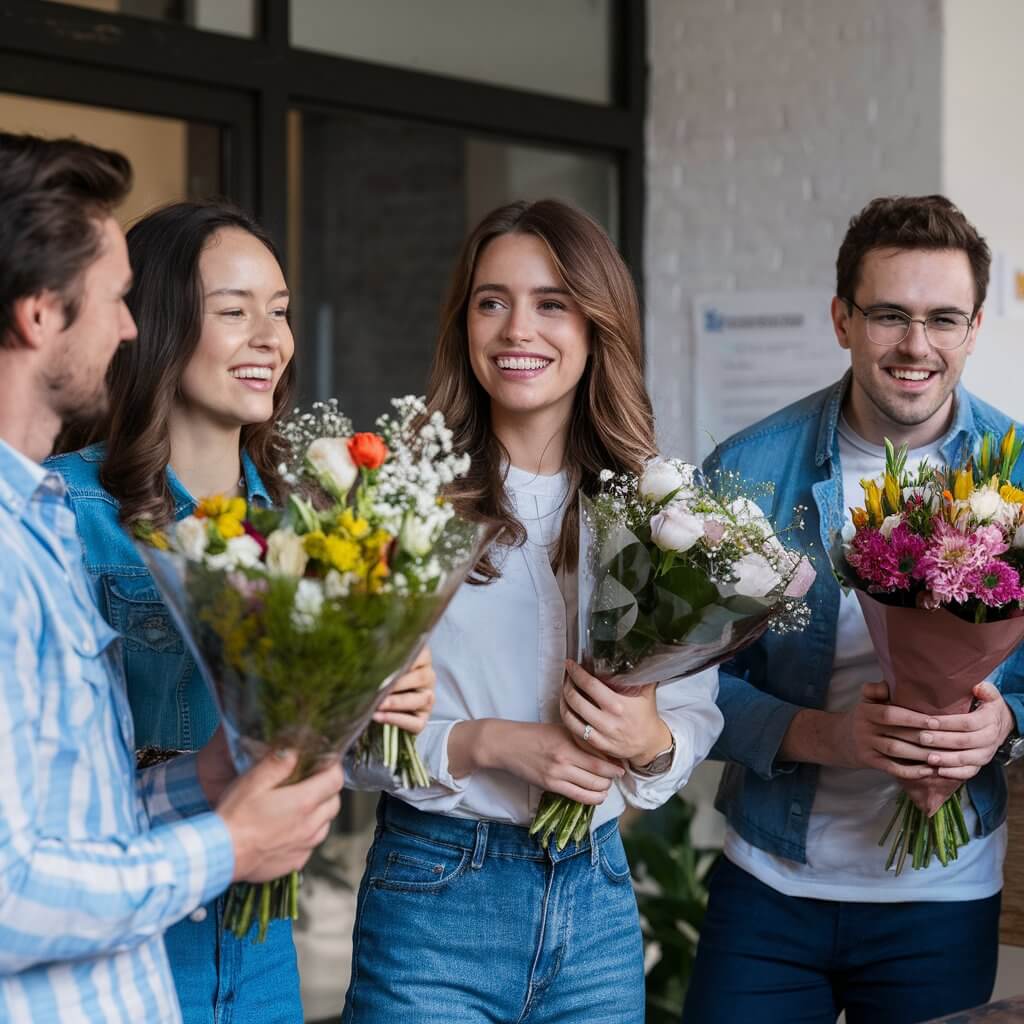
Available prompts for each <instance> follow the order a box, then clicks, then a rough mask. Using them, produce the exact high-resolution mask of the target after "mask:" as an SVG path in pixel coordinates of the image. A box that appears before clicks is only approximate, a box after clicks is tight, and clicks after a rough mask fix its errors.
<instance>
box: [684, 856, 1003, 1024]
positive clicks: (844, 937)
mask: <svg viewBox="0 0 1024 1024" xmlns="http://www.w3.org/2000/svg"><path fill="white" fill-rule="evenodd" d="M935 884H936V885H941V884H942V879H941V878H937V879H936V882H935ZM1000 899H1001V898H1000V895H998V894H997V895H995V896H992V897H990V898H989V899H986V900H967V901H963V902H924V901H918V902H908V903H839V902H833V901H831V900H815V899H806V898H802V897H797V896H784V895H783V894H782V893H780V892H776V890H775V889H773V888H771V887H770V886H767V885H765V884H763V883H762V882H759V881H758V880H757V879H756V878H754V877H753V876H752V875H750V874H748V873H747V872H746V871H743V870H742V869H741V868H738V867H736V865H735V864H732V863H730V862H729V861H728V860H726V859H725V858H724V857H723V858H721V860H720V861H719V863H718V865H717V866H716V868H715V871H714V875H713V877H712V881H711V895H710V900H709V903H708V911H707V915H706V917H705V918H704V925H703V927H702V928H701V933H700V945H699V946H698V948H697V962H696V964H695V965H694V970H693V978H692V980H691V982H690V988H689V991H688V993H687V996H686V1007H685V1009H684V1010H683V1024H741V1022H742V1024H748V1022H749V1021H757V1022H758V1024H834V1022H835V1019H836V1017H837V1016H838V1015H839V1012H840V1011H841V1010H845V1011H846V1019H847V1021H848V1022H849V1024H916V1022H918V1021H925V1020H930V1019H932V1018H933V1017H940V1016H943V1015H945V1014H947V1013H955V1012H957V1011H959V1010H965V1009H967V1008H969V1007H972V1006H978V1005H980V1004H981V1003H985V1002H987V1001H988V999H989V997H990V996H991V994H992V987H993V985H994V984H995V976H996V962H997V959H998V955H999V905H1000Z"/></svg>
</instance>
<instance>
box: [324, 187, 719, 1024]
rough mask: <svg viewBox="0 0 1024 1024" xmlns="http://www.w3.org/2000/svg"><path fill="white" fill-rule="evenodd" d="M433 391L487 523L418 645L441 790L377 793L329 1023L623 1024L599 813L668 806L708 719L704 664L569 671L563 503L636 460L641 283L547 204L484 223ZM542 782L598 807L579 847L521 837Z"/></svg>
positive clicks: (463, 260)
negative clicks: (492, 536) (481, 550)
mask: <svg viewBox="0 0 1024 1024" xmlns="http://www.w3.org/2000/svg"><path fill="white" fill-rule="evenodd" d="M429 397H430V404H431V406H432V408H433V409H437V410H440V411H441V412H442V413H444V415H445V418H446V420H447V422H448V424H449V426H450V427H451V428H452V430H453V431H454V433H455V440H456V443H457V445H458V446H459V447H460V448H461V449H463V450H465V451H467V452H468V453H469V454H470V456H471V463H472V465H471V469H470V472H469V474H468V476H467V477H466V478H465V479H463V480H461V481H459V482H458V484H457V485H455V486H454V487H453V491H452V493H453V495H454V497H455V500H456V502H457V507H458V508H459V511H460V512H461V513H462V515H464V516H466V517H467V518H469V519H473V520H477V521H487V522H492V523H496V524H498V525H500V527H501V528H502V532H501V535H500V536H499V539H498V541H497V543H496V544H495V545H494V546H493V547H492V548H491V550H490V551H489V552H488V553H487V555H486V556H485V557H484V558H483V559H482V560H481V562H480V564H479V565H478V566H477V571H476V583H477V584H478V585H476V586H467V587H463V588H462V590H461V591H460V592H459V593H458V594H457V595H456V597H455V599H454V601H453V602H452V604H451V606H450V607H449V609H448V611H447V613H446V614H445V616H444V617H443V618H442V620H441V622H440V623H439V625H438V627H437V629H436V630H435V632H434V634H433V636H432V639H431V647H432V649H433V652H434V659H435V667H436V669H437V674H438V682H437V688H438V693H437V705H436V709H435V715H434V718H433V720H432V721H431V722H430V723H428V725H427V727H426V728H425V729H424V732H423V734H422V735H421V737H420V740H419V744H418V746H419V749H420V753H421V754H422V755H423V757H424V760H425V761H426V763H427V766H428V769H429V771H430V774H431V776H432V777H433V778H434V779H436V780H437V781H436V783H435V784H434V785H432V786H431V787H430V788H428V789H425V790H400V791H396V792H395V793H394V795H386V796H384V797H383V798H382V800H381V805H380V808H379V811H378V820H379V822H380V827H379V828H378V831H377V835H376V838H375V842H374V845H373V847H372V849H371V851H370V854H369V856H368V860H367V869H366V873H365V875H364V878H363V884H362V887H361V889H360V894H359V909H358V913H357V923H356V932H355V949H354V960H353V967H352V980H351V983H350V986H349V992H348V997H347V1000H346V1006H345V1012H344V1015H343V1021H344V1022H346V1024H350V1022H351V1024H355V1022H358V1024H384V1022H388V1024H390V1022H391V1021H392V1020H393V1019H394V1018H395V1016H396V1015H397V1014H399V1013H404V1014H405V1015H406V1016H408V1018H409V1019H415V1020H416V1021H417V1022H418V1024H442V1022H443V1024H462V1022H474V1024H475V1022H483V1021H492V1020H510V1021H511V1020H525V1019H529V1020H530V1021H531V1022H536V1024H546V1022H554V1021H559V1022H562V1021H566V1020H580V1021H586V1022H587V1024H641V1022H642V1021H643V1019H644V974H643V952H642V943H641V936H640V926H639V920H638V917H637V910H636V901H635V899H634V897H633V891H632V887H631V885H630V873H629V865H628V864H627V863H626V859H625V854H624V852H623V848H622V842H621V839H620V837H619V832H618V816H619V815H620V814H621V813H622V810H623V809H624V806H625V804H626V803H627V802H628V803H631V804H633V805H634V806H636V807H656V806H658V805H659V804H661V803H663V802H664V801H665V800H666V799H668V798H669V797H670V796H671V795H672V794H673V793H675V791H676V790H677V789H679V787H680V786H682V785H683V784H684V783H685V781H686V779H687V778H688V777H689V774H690V771H691V770H692V769H693V767H694V765H696V764H697V763H698V762H699V761H700V760H701V759H702V758H703V757H704V756H705V755H706V754H707V752H708V750H709V749H710V747H711V744H712V743H713V741H714V739H715V737H716V736H717V735H718V732H719V731H720V729H721V715H720V714H719V712H718V710H717V708H716V707H715V704H714V697H715V693H716V691H717V675H716V673H715V672H713V671H712V672H708V673H703V674H701V675H698V676H695V677H693V678H690V679H687V680H686V681H685V682H679V681H673V682H671V683H667V684H665V685H663V686H661V687H659V688H658V690H657V692H655V689H654V687H645V688H642V689H641V690H639V691H637V692H636V693H635V695H621V694H618V693H616V692H615V691H614V690H612V689H611V688H610V687H608V686H606V685H605V684H604V683H602V682H601V681H600V680H598V679H596V678H594V677H593V676H590V675H589V674H587V673H586V672H584V671H583V670H582V669H581V668H580V667H579V666H578V665H576V664H575V663H574V662H571V661H570V662H568V663H567V661H566V659H567V657H573V656H575V653H576V650H575V642H574V640H573V637H574V635H575V628H574V627H575V607H576V602H575V589H576V584H575V569H576V561H577V519H576V498H577V495H578V494H579V493H581V492H583V493H590V494H592V493H594V492H595V491H596V489H597V488H598V486H599V478H600V474H601V472H602V470H606V469H607V470H612V471H613V472H624V471H630V472H639V471H640V470H641V469H642V467H643V465H644V463H645V462H646V461H647V460H648V459H649V458H651V457H652V456H653V455H654V454H655V443H654V424H653V416H652V413H651V405H650V401H649V399H648V396H647V393H646V391H645V390H644V384H643V371H642V364H641V331H640V315H639V308H638V303H637V299H636V294H635V290H634V288H633V283H632V280H631V279H630V276H629V272H628V270H627V269H626V267H625V265H624V264H623V262H622V259H621V257H620V256H619V254H618V252H617V251H616V249H615V246H614V245H613V244H612V242H611V240H610V239H609V238H608V236H607V235H606V234H605V232H604V231H603V230H602V229H601V228H600V227H599V226H598V225H597V224H596V223H594V221H592V220H591V219H590V218H589V217H587V216H586V215H585V214H583V213H581V212H580V211H579V210H576V209H574V208H573V207H571V206H568V205H566V204H564V203H561V202H558V201H555V200H545V201H542V202H537V203H533V204H527V203H513V204H511V205H508V206H504V207H501V208H499V209H497V210H495V211H494V212H492V213H491V214H490V215H488V216H487V217H485V218H484V220H483V221H482V222H481V223H480V224H479V225H478V226H477V227H476V228H475V230H474V231H473V232H472V233H471V234H470V235H469V237H468V239H467V240H466V242H465V244H464V246H463V249H462V252H461V254H460V256H459V258H458V261H457V263H456V267H455V273H454V277H453V281H452V285H451V290H450V292H449V295H448V299H447V301H446V303H445V306H444V309H443V313H442V319H441V332H440V339H439V342H438V346H437V351H436V355H435V359H434V367H433V372H432V378H431V386H430V395H429ZM567 665H568V671H569V676H568V678H566V667H567ZM572 706H575V707H585V708H588V709H591V710H589V711H584V713H583V714H584V715H585V716H586V717H582V716H581V715H580V714H577V713H576V712H574V711H573V710H572V709H571V707H572ZM584 733H585V734H586V736H587V737H588V738H590V739H591V740H592V741H594V740H595V739H599V740H600V744H601V750H602V752H601V753H598V751H597V750H596V749H595V748H594V747H593V746H590V745H585V744H584V742H583V735H584ZM544 790H549V791H551V792H553V793H557V794H559V795H563V796H567V797H569V798H571V799H573V800H578V801H581V802H582V803H585V804H590V805H597V806H596V811H595V814H594V823H593V827H592V831H591V832H590V834H589V835H587V836H586V837H585V838H584V840H583V841H582V842H580V843H578V844H577V843H574V842H570V843H569V845H568V846H566V847H565V849H563V850H561V851H558V850H556V849H555V847H554V846H553V845H552V846H551V847H550V848H549V849H548V850H547V851H545V850H543V849H542V848H541V847H540V846H539V845H538V843H537V842H536V841H535V840H533V839H532V838H531V837H530V836H529V834H528V826H529V824H530V821H531V820H532V818H533V815H534V812H535V811H536V809H537V804H538V801H539V799H540V796H541V794H542V792H543V791H544Z"/></svg>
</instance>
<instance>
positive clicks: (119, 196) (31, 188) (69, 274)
mask: <svg viewBox="0 0 1024 1024" xmlns="http://www.w3.org/2000/svg"><path fill="white" fill-rule="evenodd" d="M131 180H132V168H131V164H130V163H129V162H128V160H127V158H126V157H124V156H122V155H121V154H120V153H117V152H114V151H113V150H109V149H99V148H97V147H96V146H90V145H88V144H87V143H84V142H79V141H77V140H76V139H54V140H47V139H41V138H38V137H36V136H34V135H12V134H9V133H7V132H0V348H5V347H6V348H10V347H13V346H14V345H16V344H17V343H18V337H17V331H16V328H15V326H14V304H15V303H16V302H17V301H18V300H19V299H23V298H26V297H28V296H32V295H39V294H40V293H42V292H44V291H53V292H56V293H57V294H59V295H60V296H61V297H62V299H63V302H64V317H65V321H66V324H67V325H70V324H71V323H72V322H73V321H74V319H75V317H76V316H77V315H78V306H79V303H80V301H81V278H82V274H83V272H84V271H85V269H86V268H87V267H88V266H89V265H90V264H91V263H92V262H93V261H94V260H95V259H96V257H97V256H98V255H99V252H100V245H101V235H100V231H99V223H98V222H99V221H101V220H103V219H104V218H105V217H107V216H109V214H110V212H111V211H112V210H113V209H114V207H115V206H117V205H118V203H120V202H121V201H122V200H123V199H124V197H125V195H127V193H128V190H129V188H130V187H131Z"/></svg>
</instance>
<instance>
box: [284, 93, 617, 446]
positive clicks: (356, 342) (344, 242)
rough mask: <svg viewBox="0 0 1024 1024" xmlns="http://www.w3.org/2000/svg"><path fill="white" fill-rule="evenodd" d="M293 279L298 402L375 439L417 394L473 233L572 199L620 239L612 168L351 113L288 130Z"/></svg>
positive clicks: (300, 118) (304, 118)
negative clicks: (316, 402) (516, 207)
mask: <svg viewBox="0 0 1024 1024" xmlns="http://www.w3.org/2000/svg"><path fill="white" fill-rule="evenodd" d="M289 138H290V154H289V167H290V188H289V196H290V217H289V219H290V231H289V245H288V249H289V253H288V277H289V284H290V287H291V289H292V294H293V295H294V296H296V301H295V302H294V303H293V307H292V308H293V312H294V320H293V326H294V329H295V334H296V338H297V340H298V343H299V349H298V352H299V360H300V361H299V380H300V385H301V390H302V398H303V401H306V402H309V401H312V400H313V399H318V398H327V397H330V396H336V397H337V398H338V400H339V401H340V402H341V404H342V407H343V408H344V409H345V411H346V412H347V413H348V414H349V415H350V416H351V417H352V419H353V421H354V422H355V423H356V425H357V427H358V428H360V429H369V428H371V427H372V424H373V421H374V419H375V418H376V416H377V415H378V414H379V413H380V412H382V411H383V408H384V405H385V403H386V401H387V400H388V398H390V397H392V396H395V395H404V394H408V393H416V394H420V393H422V392H423V391H424V390H425V388H426V382H427V374H428V371H429V367H430V361H431V357H432V354H433V347H434V341H435V338H436V333H437V320H438V310H439V306H440V302H441V299H442V296H443V294H444V292H445V289H446V286H447V284H448V279H449V275H450V273H451V268H452V263H453V261H454V259H455V255H456V253H457V252H458V248H459V245H460V244H461V242H462V239H463V237H464V235H465V234H466V232H467V231H468V230H469V229H470V228H471V227H472V226H473V225H475V224H476V223H477V221H479V220H480V218H481V217H482V216H483V215H484V214H485V213H487V212H488V211H490V210H491V209H493V208H494V207H495V206H498V205H500V204H501V203H504V202H508V201H510V200H513V199H540V198H544V197H554V198H561V199H565V200H567V201H569V202H572V203H575V204H576V205H578V206H580V207H582V208H583V209H585V210H587V212H589V213H590V214H591V215H592V216H593V217H595V218H596V219H597V220H598V221H599V222H601V223H602V224H604V226H605V227H606V228H607V229H608V230H609V231H610V233H611V234H612V236H613V237H614V236H615V233H616V200H615V195H616V174H615V168H614V164H613V162H612V161H611V160H609V159H608V158H607V157H604V156H602V155H594V154H583V153H576V152H567V151H564V150H554V149H546V148H540V147H536V146H527V145H523V144H522V143H519V142H516V143H511V142H501V141H496V140H494V139H481V138H475V137H472V136H468V135H466V134H464V133H463V132H460V131H457V130H455V129H449V128H444V127H439V126H436V125H430V124H422V123H416V122H409V121H401V120H397V119H390V118H381V117H373V116H368V115H363V114H355V113H345V114H331V115H324V114H318V113H301V114H300V113H293V114H292V117H291V120H290V132H289Z"/></svg>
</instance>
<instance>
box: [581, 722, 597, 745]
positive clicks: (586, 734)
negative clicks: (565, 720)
mask: <svg viewBox="0 0 1024 1024" xmlns="http://www.w3.org/2000/svg"><path fill="white" fill-rule="evenodd" d="M593 731H594V727H593V726H592V725H591V724H590V723H589V722H587V725H586V728H584V730H583V742H584V743H587V742H589V740H590V734H591V733H592V732H593Z"/></svg>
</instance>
